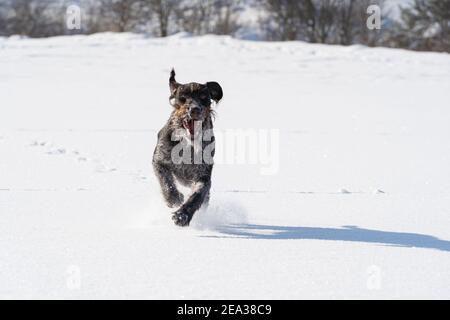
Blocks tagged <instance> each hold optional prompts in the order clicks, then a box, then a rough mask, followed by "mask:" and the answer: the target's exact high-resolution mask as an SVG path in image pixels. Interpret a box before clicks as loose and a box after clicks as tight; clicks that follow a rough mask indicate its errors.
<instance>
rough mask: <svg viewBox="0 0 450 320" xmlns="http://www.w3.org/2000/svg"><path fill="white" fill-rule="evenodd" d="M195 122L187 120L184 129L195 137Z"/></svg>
mask: <svg viewBox="0 0 450 320" xmlns="http://www.w3.org/2000/svg"><path fill="white" fill-rule="evenodd" d="M194 122H195V121H194V120H187V121H184V123H183V125H184V128H185V129H186V130H187V131H188V132H189V134H190V135H191V136H193V135H194Z"/></svg>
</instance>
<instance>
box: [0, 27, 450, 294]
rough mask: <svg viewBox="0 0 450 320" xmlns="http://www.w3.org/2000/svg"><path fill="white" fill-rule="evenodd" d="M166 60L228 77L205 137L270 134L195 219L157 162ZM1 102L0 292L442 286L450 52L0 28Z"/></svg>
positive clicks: (193, 74)
mask: <svg viewBox="0 0 450 320" xmlns="http://www.w3.org/2000/svg"><path fill="white" fill-rule="evenodd" d="M171 67H175V68H176V71H177V80H178V81H180V82H191V81H197V82H206V81H209V80H215V81H218V82H219V83H220V84H221V85H222V87H223V89H224V95H225V97H224V99H223V101H222V102H221V103H220V104H219V105H218V106H217V113H218V117H217V120H216V131H217V133H218V134H219V135H220V133H221V132H222V133H223V132H229V131H231V129H247V130H250V132H258V133H261V132H265V131H263V130H270V129H275V130H279V131H278V132H279V139H278V140H277V139H275V140H274V141H275V142H274V143H272V144H271V145H270V147H271V148H272V151H273V152H272V158H271V161H272V163H271V164H272V165H274V166H275V169H276V167H278V170H273V174H271V175H263V174H261V172H262V168H264V167H267V164H263V163H256V164H230V163H226V162H224V161H223V162H222V163H219V164H217V165H216V166H215V168H214V175H213V189H212V198H211V204H210V207H209V209H208V210H206V211H203V212H200V213H198V214H197V215H196V216H195V217H194V220H193V222H192V224H191V226H190V227H189V228H178V227H175V226H174V225H173V224H172V221H171V218H170V211H169V210H168V209H167V208H165V207H164V205H163V203H162V199H161V196H160V193H159V186H158V185H157V181H156V180H155V178H154V175H153V171H152V169H151V156H152V152H153V148H154V145H155V142H156V131H157V130H158V129H159V128H160V127H161V126H162V125H163V124H164V123H165V121H166V119H167V117H168V115H169V112H170V108H171V107H170V106H169V103H168V96H169V89H168V84H167V81H168V76H169V70H170V68H171ZM0 106H1V107H0V108H1V117H0V297H1V298H75V299H76V298H163V299H166V298H171V299H197V298H225V299H229V298H236V299H237V298H246V299H247V298H248V299H252V298H254V299H258V298H270V299H282V298H283V299H291V298H447V299H448V298H450V143H449V138H450V55H448V54H437V53H415V52H408V51H402V50H390V49H369V48H365V47H360V46H351V47H339V46H326V45H311V44H305V43H301V42H291V43H264V42H246V41H240V40H233V39H231V38H229V37H218V36H204V37H198V38H191V37H187V36H186V35H183V34H178V35H175V36H172V37H169V38H166V39H149V38H145V37H141V36H137V35H131V34H116V35H114V34H99V35H92V36H73V37H58V38H51V39H18V38H9V39H7V38H0ZM252 130H253V131H252ZM275 132H276V131H275ZM223 136H224V137H225V135H223ZM275 138H276V134H275ZM258 139H260V140H261V139H262V137H260V136H258ZM223 143H224V139H221V138H220V137H218V141H217V147H218V149H220V148H222V147H223ZM276 165H278V166H276Z"/></svg>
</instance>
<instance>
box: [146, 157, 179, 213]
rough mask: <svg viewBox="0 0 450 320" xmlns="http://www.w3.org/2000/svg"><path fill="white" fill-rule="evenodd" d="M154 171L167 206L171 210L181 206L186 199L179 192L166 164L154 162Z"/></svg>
mask: <svg viewBox="0 0 450 320" xmlns="http://www.w3.org/2000/svg"><path fill="white" fill-rule="evenodd" d="M153 170H154V171H155V174H156V177H157V178H158V181H159V184H160V186H161V191H162V194H163V196H164V200H165V201H166V203H167V206H168V207H170V208H174V207H178V206H180V205H181V204H182V203H183V201H184V197H183V194H182V193H181V192H180V191H178V189H177V186H176V185H175V180H174V178H173V175H172V173H171V172H170V170H169V169H168V168H167V167H166V166H165V165H164V164H161V163H158V162H153Z"/></svg>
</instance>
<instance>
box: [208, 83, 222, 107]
mask: <svg viewBox="0 0 450 320" xmlns="http://www.w3.org/2000/svg"><path fill="white" fill-rule="evenodd" d="M206 86H207V87H208V90H209V95H210V96H211V99H213V100H214V101H215V102H219V101H220V99H222V97H223V91H222V87H221V86H220V84H218V83H217V82H215V81H211V82H207V83H206Z"/></svg>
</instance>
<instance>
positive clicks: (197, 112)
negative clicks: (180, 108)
mask: <svg viewBox="0 0 450 320" xmlns="http://www.w3.org/2000/svg"><path fill="white" fill-rule="evenodd" d="M201 111H202V110H201V109H200V107H199V106H192V107H191V108H190V109H189V113H190V114H191V116H194V117H195V116H199V115H200V113H201Z"/></svg>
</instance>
